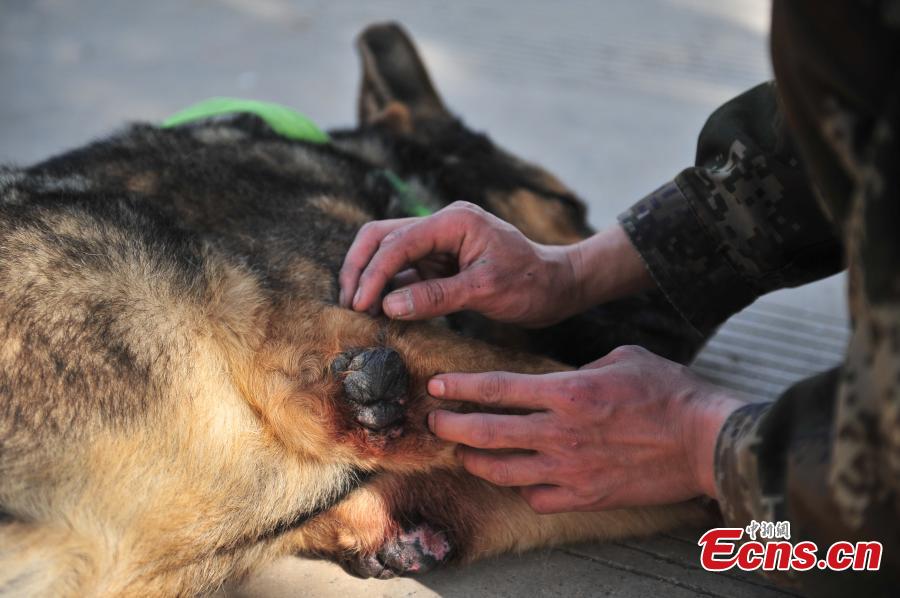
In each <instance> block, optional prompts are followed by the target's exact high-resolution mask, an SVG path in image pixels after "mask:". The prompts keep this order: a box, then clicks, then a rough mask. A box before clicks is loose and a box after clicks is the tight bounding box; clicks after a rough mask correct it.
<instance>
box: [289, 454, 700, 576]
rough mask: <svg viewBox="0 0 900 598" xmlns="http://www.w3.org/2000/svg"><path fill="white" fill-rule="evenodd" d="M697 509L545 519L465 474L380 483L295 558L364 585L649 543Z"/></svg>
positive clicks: (305, 539)
mask: <svg viewBox="0 0 900 598" xmlns="http://www.w3.org/2000/svg"><path fill="white" fill-rule="evenodd" d="M713 520H714V513H713V511H711V510H710V509H709V508H708V507H705V506H704V505H702V504H701V503H700V502H698V501H692V502H687V503H681V504H675V505H667V506H661V507H649V508H640V509H619V510H614V511H604V512H596V513H565V514H557V515H538V514H536V513H534V512H533V511H532V510H531V508H530V507H529V506H528V505H527V504H526V503H525V501H524V500H522V499H521V498H520V497H519V496H518V495H517V493H516V492H515V491H514V490H511V489H508V488H499V487H496V486H492V485H490V484H488V483H486V482H483V481H482V480H479V479H477V478H474V477H472V476H470V475H468V474H466V473H465V472H464V471H461V470H438V471H435V472H431V473H430V474H416V475H409V476H403V475H392V474H387V475H382V476H379V477H378V478H376V479H375V480H373V481H372V482H371V483H370V484H368V485H367V486H365V487H364V488H361V489H360V490H358V491H357V492H355V493H354V494H353V495H351V496H350V497H348V499H347V500H345V501H344V502H342V503H341V504H340V505H338V506H337V507H336V508H334V509H332V510H331V511H329V512H327V513H324V514H323V515H321V516H320V517H318V518H317V519H316V520H314V521H312V522H310V523H309V524H308V525H307V526H306V527H304V528H303V529H302V530H299V531H298V533H297V535H296V536H295V537H294V538H293V541H294V542H295V549H296V551H297V552H301V553H306V554H315V555H319V556H324V557H326V558H329V559H331V560H334V561H336V562H338V563H340V564H341V565H342V566H343V567H344V568H345V569H347V570H348V571H349V572H350V573H352V574H354V575H357V576H360V577H377V578H382V579H384V578H389V577H394V576H396V575H406V574H414V573H421V572H424V571H427V570H429V569H431V568H432V567H434V566H436V565H441V564H444V563H449V562H452V563H468V562H472V561H475V560H478V559H482V558H486V557H490V556H495V555H498V554H503V553H508V552H522V551H526V550H530V549H533V548H538V547H543V546H557V545H561V544H566V543H571V542H579V541H591V540H613V539H618V538H623V537H635V536H646V535H650V534H653V533H660V532H663V531H667V530H671V529H673V528H676V527H679V526H684V525H698V524H701V523H710V522H712V521H713Z"/></svg>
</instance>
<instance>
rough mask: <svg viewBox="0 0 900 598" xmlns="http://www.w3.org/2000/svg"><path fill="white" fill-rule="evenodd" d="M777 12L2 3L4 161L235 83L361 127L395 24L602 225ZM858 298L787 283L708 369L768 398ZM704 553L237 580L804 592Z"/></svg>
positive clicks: (455, 100) (737, 2) (318, 586)
mask: <svg viewBox="0 0 900 598" xmlns="http://www.w3.org/2000/svg"><path fill="white" fill-rule="evenodd" d="M769 10H770V2H769V0H628V1H625V0H557V1H546V0H509V1H497V0H455V1H439V0H367V1H360V2H355V1H349V0H144V1H140V2H139V1H130V0H115V1H113V0H105V1H104V0H0V163H15V164H20V165H27V164H29V163H32V162H34V161H37V160H41V159H44V158H46V157H49V156H50V155H52V154H55V153H57V152H61V151H63V150H66V149H69V148H73V147H76V146H79V145H81V144H84V143H86V142H88V141H90V140H91V139H94V138H97V137H101V136H104V135H106V134H108V133H110V132H111V131H112V130H114V129H116V128H118V127H121V126H122V125H123V124H124V123H125V122H127V121H159V120H162V119H163V118H165V117H166V116H169V115H171V114H173V113H174V112H176V111H178V110H179V109H181V108H184V107H185V106H187V105H189V104H191V103H193V102H195V101H198V100H200V99H204V98H207V97H210V96H216V95H226V96H238V97H246V98H254V99H261V100H270V101H275V102H279V103H283V104H286V105H289V106H292V107H294V108H296V109H298V110H300V111H301V112H304V113H305V114H307V115H308V116H310V117H311V118H312V119H313V120H315V121H316V122H318V123H319V124H320V125H322V126H323V127H348V126H353V125H354V121H355V106H356V93H357V85H358V79H359V66H358V64H357V59H356V55H355V51H354V48H353V40H354V37H355V35H356V34H357V33H358V32H359V31H360V30H361V29H362V28H363V27H365V26H366V25H367V24H369V23H372V22H375V21H383V20H396V21H399V22H400V23H402V24H403V25H405V26H406V28H407V29H408V30H409V31H410V32H411V33H412V35H413V37H414V38H415V40H416V42H417V43H418V45H419V47H420V49H421V50H422V52H423V54H424V57H425V59H426V62H427V63H428V66H429V68H430V71H431V74H432V76H433V78H434V80H435V83H436V85H437V86H438V88H439V90H440V91H441V92H442V94H443V96H444V98H445V100H446V102H447V104H448V105H449V106H450V107H451V108H452V109H453V110H454V111H455V112H456V113H457V114H459V115H461V116H462V117H463V118H464V119H465V120H466V121H467V122H468V123H469V124H470V125H471V126H473V127H474V128H477V129H481V130H484V131H486V132H488V133H489V134H490V135H491V137H492V138H493V139H494V140H495V141H496V142H498V143H500V144H501V145H504V146H505V147H507V148H508V149H510V150H511V151H513V152H514V153H516V154H518V155H520V156H522V157H525V158H528V159H531V160H532V161H535V162H538V163H540V164H541V165H543V166H544V167H546V168H548V169H549V170H551V171H553V172H555V173H556V174H558V175H559V176H560V178H561V179H562V180H563V181H564V182H566V183H567V184H568V185H569V186H570V187H572V188H573V189H574V190H576V191H577V192H578V193H579V194H580V196H581V197H582V198H583V199H585V201H586V202H587V203H588V204H589V208H590V212H589V213H590V220H591V222H592V223H593V224H594V225H595V226H597V227H603V226H606V225H608V224H610V223H611V222H613V220H614V218H615V216H616V215H617V214H618V213H619V212H621V211H622V210H623V209H625V208H626V207H628V206H629V205H631V204H632V203H633V202H634V201H636V200H637V199H639V198H641V197H642V196H643V195H644V194H646V193H647V192H649V191H651V190H653V189H655V188H656V187H657V186H658V185H660V184H661V183H663V182H665V181H667V180H668V179H670V178H671V177H672V176H674V175H675V174H676V173H677V172H678V171H679V170H681V169H682V168H684V167H686V166H688V165H690V164H691V163H692V161H693V158H694V151H695V142H696V138H697V134H698V133H699V131H700V128H701V126H702V125H703V123H704V121H705V119H706V118H707V116H708V115H709V114H710V112H711V111H712V110H714V109H715V108H716V107H717V106H719V105H720V104H721V103H722V102H724V101H725V100H727V99H729V98H731V97H733V96H734V95H737V94H738V93H740V92H742V91H743V90H745V89H747V88H749V87H751V86H753V85H755V84H757V83H759V82H760V81H763V80H766V79H768V78H770V77H771V67H770V63H769V54H768V48H767V31H768V19H769ZM461 199H464V198H461ZM845 313H846V312H845V307H844V278H843V277H842V276H837V277H832V278H831V279H828V280H825V281H822V282H819V283H816V284H814V285H809V286H807V287H804V288H801V289H792V290H787V291H781V292H778V293H774V294H772V295H770V296H768V297H766V298H764V299H762V300H761V301H759V302H757V304H756V305H755V306H753V307H752V308H750V309H749V310H747V311H746V312H744V313H742V314H740V315H738V316H736V317H735V318H734V319H733V320H732V321H730V322H729V323H728V324H726V326H725V327H723V329H722V331H721V332H720V333H719V334H718V335H717V336H716V337H715V338H714V339H713V340H712V341H711V342H710V346H709V347H708V349H707V350H706V351H704V353H703V354H701V356H700V357H699V358H698V360H697V361H696V362H695V364H694V368H695V369H697V370H698V371H700V372H701V373H702V374H703V375H706V376H707V377H709V378H712V379H714V380H716V381H718V382H720V383H722V384H725V385H727V386H729V387H731V388H733V389H735V390H736V391H739V392H743V393H744V394H745V395H747V396H748V397H749V398H754V399H760V398H770V397H772V396H775V395H776V394H777V393H778V392H779V391H780V390H781V389H783V388H784V387H785V386H787V385H789V384H790V383H791V382H792V381H794V380H797V379H798V378H799V377H801V376H804V375H808V374H810V373H813V372H816V371H821V370H823V369H825V368H826V367H828V366H831V365H833V364H834V363H836V362H837V361H838V360H839V359H840V356H841V353H842V350H843V347H844V343H845V338H846V320H845V316H844V314H845ZM696 550H697V545H696V536H692V535H691V534H686V535H681V536H678V535H666V536H663V537H659V538H653V539H650V540H646V541H635V542H621V543H612V544H606V545H601V546H582V547H570V548H565V549H557V550H554V551H547V552H542V553H532V554H529V555H526V556H524V557H522V558H512V557H510V558H506V559H503V560H501V561H491V562H488V563H482V564H479V565H477V566H475V567H473V568H471V569H469V570H468V571H467V572H466V573H465V575H463V574H461V573H459V572H456V571H452V570H451V571H438V572H435V573H433V574H430V575H428V576H425V577H423V578H419V579H418V580H409V579H404V580H394V581H392V582H378V581H376V582H362V581H359V580H355V579H352V578H350V577H348V576H346V575H344V574H343V573H342V572H341V571H340V570H339V569H337V568H336V567H334V566H332V565H328V564H325V563H311V562H307V561H299V560H297V559H287V560H285V561H283V562H280V563H279V564H278V565H276V566H275V567H274V568H273V569H271V570H269V571H268V572H266V573H263V574H262V575H261V576H259V577H257V578H256V579H254V580H252V581H251V582H250V584H249V585H248V586H245V587H244V588H241V589H235V590H234V592H235V593H237V594H241V595H246V596H258V595H266V596H287V595H292V594H295V593H296V592H297V591H298V588H303V589H305V593H307V594H310V595H332V596H341V597H345V596H348V595H357V594H363V593H366V594H368V593H375V594H384V595H415V596H432V595H444V596H470V595H476V594H477V595H485V596H521V595H566V596H581V595H584V596H587V595H600V594H609V595H616V596H633V597H636V596H645V595H653V594H659V595H665V596H675V597H678V596H694V595H703V596H721V597H724V596H783V595H785V593H784V592H781V591H778V590H773V589H770V588H766V587H765V586H764V584H763V583H762V582H761V580H760V579H759V578H756V577H752V576H738V575H736V576H732V577H723V576H713V575H709V574H704V572H703V571H702V570H700V569H699V567H698V565H697V564H696V563H697V559H696V554H695V553H696Z"/></svg>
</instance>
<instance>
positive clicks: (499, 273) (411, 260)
mask: <svg viewBox="0 0 900 598" xmlns="http://www.w3.org/2000/svg"><path fill="white" fill-rule="evenodd" d="M409 268H414V269H415V274H413V273H412V272H410V271H409V270H407V269H409ZM398 274H400V275H401V276H400V278H399V279H395V276H397V275H398ZM423 279H424V280H423ZM392 280H394V282H395V283H399V284H400V285H403V284H404V283H411V284H408V286H403V287H402V288H401V289H399V290H396V291H394V292H392V293H390V294H389V295H387V297H385V298H384V301H383V303H382V309H383V311H384V313H385V315H387V316H389V317H391V318H399V319H423V318H432V317H436V316H441V315H444V314H448V313H452V312H456V311H460V310H463V309H471V310H475V311H478V312H480V313H482V314H484V315H486V316H488V317H489V318H493V319H496V320H500V321H505V322H516V323H520V324H524V325H531V326H539V325H542V324H549V323H552V322H553V321H556V320H559V319H562V318H563V317H565V314H564V313H561V312H560V310H559V304H560V303H562V302H563V298H564V297H566V296H571V295H572V294H573V293H576V292H577V290H576V288H575V287H576V286H577V285H576V280H575V272H574V269H573V266H572V263H571V261H570V259H569V254H568V253H567V252H566V251H565V250H564V249H563V248H560V247H549V246H543V245H538V244H537V243H532V242H531V241H529V240H528V239H527V238H525V236H524V235H523V234H522V233H521V232H519V231H518V230H517V229H516V228H515V227H513V226H512V225H510V224H508V223H506V222H504V221H502V220H500V219H499V218H497V217H496V216H493V215H491V214H489V213H487V212H485V211H484V210H482V209H481V208H479V207H477V206H475V205H474V204H470V203H466V202H456V203H454V204H452V205H450V206H448V207H446V208H444V209H443V210H441V211H440V212H438V213H437V214H435V215H433V216H430V217H428V218H403V219H399V220H384V221H380V222H371V223H369V224H366V225H365V226H363V228H362V229H361V230H360V231H359V234H358V235H357V237H356V239H355V240H354V242H353V245H352V246H351V247H350V250H349V251H348V252H347V257H346V258H345V260H344V266H343V268H342V269H341V273H340V284H341V304H342V305H343V306H344V307H352V308H353V309H355V310H357V311H365V310H370V309H372V308H373V307H376V306H377V305H378V303H379V301H380V298H381V292H382V290H383V289H384V288H385V287H386V286H387V284H388V283H389V282H391V281H392ZM376 309H377V307H376Z"/></svg>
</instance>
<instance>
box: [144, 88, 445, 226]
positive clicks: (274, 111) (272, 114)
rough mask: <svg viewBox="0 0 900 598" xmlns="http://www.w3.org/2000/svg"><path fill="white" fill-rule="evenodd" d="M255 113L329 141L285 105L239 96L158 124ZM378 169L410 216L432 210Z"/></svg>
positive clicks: (287, 133)
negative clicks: (244, 98)
mask: <svg viewBox="0 0 900 598" xmlns="http://www.w3.org/2000/svg"><path fill="white" fill-rule="evenodd" d="M242 113H243V114H255V115H256V116H258V117H259V118H261V119H263V120H264V121H265V122H266V124H267V125H269V126H270V127H271V128H272V130H273V131H275V132H276V133H278V134H279V135H281V136H282V137H287V138H288V139H293V140H295V141H306V142H308V143H330V142H331V137H329V136H328V133H326V132H325V131H323V130H322V129H320V128H319V127H317V126H316V124H315V123H314V122H313V121H311V120H310V119H309V118H307V117H306V116H304V115H302V114H300V113H299V112H297V111H296V110H291V109H290V108H288V107H287V106H282V105H281V104H275V103H273V102H261V101H259V100H243V99H240V98H210V99H208V100H203V101H202V102H198V103H196V104H194V105H192V106H188V107H187V108H185V109H184V110H182V111H181V112H178V113H177V114H174V115H172V116H170V117H169V118H167V119H166V120H164V121H163V123H162V127H163V128H164V129H168V128H171V127H177V126H179V125H184V124H187V123H191V122H194V121H198V120H203V119H205V118H212V117H215V116H222V115H224V114H242ZM379 173H380V174H381V175H382V176H383V177H384V179H385V180H386V181H387V182H388V183H389V184H390V186H391V187H392V188H393V190H394V193H395V194H396V195H397V198H398V199H399V200H400V205H401V206H402V207H403V209H404V210H405V211H406V212H407V213H408V214H409V215H410V216H430V215H431V214H433V213H434V211H433V210H431V209H430V208H428V207H427V206H426V205H425V204H423V203H422V202H421V201H419V198H417V197H416V195H415V193H413V191H412V189H410V187H409V185H408V184H407V183H406V182H405V181H404V180H403V179H401V178H400V177H399V176H397V175H396V174H395V173H394V172H393V171H391V170H387V169H385V170H382V171H379Z"/></svg>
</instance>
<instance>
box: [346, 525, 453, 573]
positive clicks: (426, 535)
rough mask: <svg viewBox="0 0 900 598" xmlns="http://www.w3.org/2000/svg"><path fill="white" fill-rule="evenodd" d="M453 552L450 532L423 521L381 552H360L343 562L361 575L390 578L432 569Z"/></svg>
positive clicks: (385, 546) (353, 571) (388, 542)
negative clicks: (449, 536)
mask: <svg viewBox="0 0 900 598" xmlns="http://www.w3.org/2000/svg"><path fill="white" fill-rule="evenodd" d="M452 554H453V545H452V543H451V542H450V539H449V538H448V537H447V534H445V533H444V532H441V531H437V530H435V529H434V528H432V527H431V526H430V525H428V524H427V523H421V524H419V525H415V526H412V527H410V528H407V529H406V530H404V531H402V532H401V533H400V534H399V535H397V536H396V537H394V538H391V539H389V540H388V541H387V542H385V543H384V544H383V545H382V546H381V548H380V549H379V550H378V552H376V553H374V554H360V555H357V556H356V557H355V558H353V559H351V560H348V561H345V562H344V563H343V565H344V568H345V569H346V570H347V571H348V572H349V573H351V574H352V575H355V576H357V577H363V578H366V577H375V578H377V579H390V578H392V577H397V576H400V575H411V574H416V573H425V572H426V571H430V570H431V569H433V568H434V567H436V566H437V565H440V564H441V563H444V562H446V561H447V560H448V559H449V558H450V556H451V555H452Z"/></svg>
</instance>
